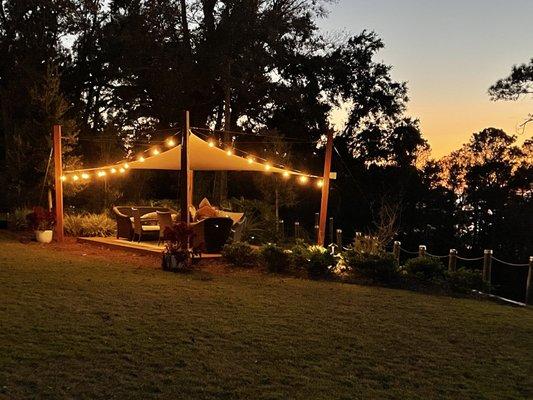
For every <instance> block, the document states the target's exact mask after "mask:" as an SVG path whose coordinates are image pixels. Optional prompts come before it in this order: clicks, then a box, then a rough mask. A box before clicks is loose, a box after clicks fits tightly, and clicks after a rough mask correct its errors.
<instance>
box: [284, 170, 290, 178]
mask: <svg viewBox="0 0 533 400" xmlns="http://www.w3.org/2000/svg"><path fill="white" fill-rule="evenodd" d="M290 176H291V174H289V171H283V177H284V178H289V177H290Z"/></svg>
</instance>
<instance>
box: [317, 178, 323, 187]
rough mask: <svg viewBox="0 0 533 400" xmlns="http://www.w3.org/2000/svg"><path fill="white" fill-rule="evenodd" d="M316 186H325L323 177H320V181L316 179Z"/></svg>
mask: <svg viewBox="0 0 533 400" xmlns="http://www.w3.org/2000/svg"><path fill="white" fill-rule="evenodd" d="M316 186H317V187H319V188H321V187H322V186H324V180H323V179H319V180H318V181H316Z"/></svg>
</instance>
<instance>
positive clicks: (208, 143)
mask: <svg viewBox="0 0 533 400" xmlns="http://www.w3.org/2000/svg"><path fill="white" fill-rule="evenodd" d="M207 145H208V146H209V147H215V141H214V140H213V139H209V140H208V141H207Z"/></svg>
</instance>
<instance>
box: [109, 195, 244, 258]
mask: <svg viewBox="0 0 533 400" xmlns="http://www.w3.org/2000/svg"><path fill="white" fill-rule="evenodd" d="M189 213H190V220H191V223H190V227H191V229H192V231H193V233H194V236H193V238H192V243H191V246H192V247H195V248H199V249H201V251H203V252H206V253H210V254H213V253H219V252H220V251H221V249H222V247H223V246H224V244H225V243H226V242H227V241H228V240H230V239H232V240H240V238H241V234H242V228H243V225H244V221H245V216H244V214H243V213H236V212H229V211H223V210H219V209H218V208H216V207H213V206H212V205H211V204H210V202H209V200H207V199H203V200H202V201H201V202H200V204H199V205H198V209H197V208H196V207H194V206H191V207H190V209H189ZM113 214H114V216H115V219H116V222H117V237H116V240H117V241H119V243H120V242H122V241H128V242H130V243H131V244H135V243H138V244H141V243H143V244H145V243H147V244H148V245H149V246H151V247H150V248H152V249H158V251H159V252H160V251H161V250H162V248H163V247H162V246H163V243H164V239H165V229H166V228H167V227H171V226H172V225H173V224H174V223H176V222H178V221H179V220H180V213H179V212H177V211H175V210H173V209H171V208H167V207H153V206H115V207H113Z"/></svg>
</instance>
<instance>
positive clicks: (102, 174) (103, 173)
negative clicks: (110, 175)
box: [96, 171, 106, 178]
mask: <svg viewBox="0 0 533 400" xmlns="http://www.w3.org/2000/svg"><path fill="white" fill-rule="evenodd" d="M96 175H98V177H100V178H101V177H103V176H106V172H105V171H98V172H97V173H96Z"/></svg>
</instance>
